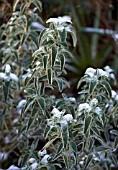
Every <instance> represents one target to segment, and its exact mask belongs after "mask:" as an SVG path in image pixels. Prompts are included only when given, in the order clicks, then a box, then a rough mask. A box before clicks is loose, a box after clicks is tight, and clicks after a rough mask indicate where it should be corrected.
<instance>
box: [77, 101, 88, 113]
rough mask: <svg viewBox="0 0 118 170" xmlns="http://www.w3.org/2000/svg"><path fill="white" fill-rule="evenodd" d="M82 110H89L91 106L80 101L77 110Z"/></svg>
mask: <svg viewBox="0 0 118 170" xmlns="http://www.w3.org/2000/svg"><path fill="white" fill-rule="evenodd" d="M82 110H86V111H88V112H89V111H90V110H91V106H90V105H89V104H88V103H82V104H80V105H79V107H78V111H79V112H80V111H82Z"/></svg>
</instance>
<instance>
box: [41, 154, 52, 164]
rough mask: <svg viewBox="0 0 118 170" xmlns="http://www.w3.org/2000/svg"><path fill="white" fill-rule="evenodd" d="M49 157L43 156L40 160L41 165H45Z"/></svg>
mask: <svg viewBox="0 0 118 170" xmlns="http://www.w3.org/2000/svg"><path fill="white" fill-rule="evenodd" d="M49 157H50V156H49V155H45V156H44V157H43V158H42V159H41V164H47V163H48V158H49Z"/></svg>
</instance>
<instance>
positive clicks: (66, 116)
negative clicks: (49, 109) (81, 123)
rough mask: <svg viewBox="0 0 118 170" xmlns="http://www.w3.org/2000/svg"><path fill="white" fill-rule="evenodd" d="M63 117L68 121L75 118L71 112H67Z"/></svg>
mask: <svg viewBox="0 0 118 170" xmlns="http://www.w3.org/2000/svg"><path fill="white" fill-rule="evenodd" d="M63 119H64V120H66V121H67V122H68V121H72V120H73V117H72V115H71V114H66V115H65V116H63Z"/></svg>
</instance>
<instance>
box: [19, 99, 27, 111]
mask: <svg viewBox="0 0 118 170" xmlns="http://www.w3.org/2000/svg"><path fill="white" fill-rule="evenodd" d="M26 102H27V101H26V100H21V101H20V102H19V103H18V106H17V109H20V108H22V107H23V106H24V105H25V104H26Z"/></svg>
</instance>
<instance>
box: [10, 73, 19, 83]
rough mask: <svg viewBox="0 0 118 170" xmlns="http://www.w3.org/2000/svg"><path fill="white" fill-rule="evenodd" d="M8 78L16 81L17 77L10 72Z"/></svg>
mask: <svg viewBox="0 0 118 170" xmlns="http://www.w3.org/2000/svg"><path fill="white" fill-rule="evenodd" d="M10 78H11V79H12V80H14V81H16V82H18V77H17V76H16V75H15V74H13V73H10Z"/></svg>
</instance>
